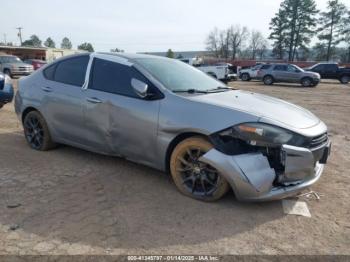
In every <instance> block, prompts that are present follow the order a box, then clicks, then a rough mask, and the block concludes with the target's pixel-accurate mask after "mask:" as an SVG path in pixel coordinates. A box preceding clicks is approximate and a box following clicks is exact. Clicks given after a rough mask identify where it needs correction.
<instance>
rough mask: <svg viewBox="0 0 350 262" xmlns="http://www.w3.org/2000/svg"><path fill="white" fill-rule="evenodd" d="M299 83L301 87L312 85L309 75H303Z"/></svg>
mask: <svg viewBox="0 0 350 262" xmlns="http://www.w3.org/2000/svg"><path fill="white" fill-rule="evenodd" d="M301 85H302V86H303V87H312V86H313V85H312V79H311V78H310V77H304V78H303V79H301Z"/></svg>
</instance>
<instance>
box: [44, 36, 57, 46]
mask: <svg viewBox="0 0 350 262" xmlns="http://www.w3.org/2000/svg"><path fill="white" fill-rule="evenodd" d="M44 46H46V47H51V48H55V47H56V44H55V42H54V41H53V40H52V39H51V37H48V38H47V39H46V41H45V43H44Z"/></svg>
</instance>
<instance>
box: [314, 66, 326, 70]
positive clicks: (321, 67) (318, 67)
mask: <svg viewBox="0 0 350 262" xmlns="http://www.w3.org/2000/svg"><path fill="white" fill-rule="evenodd" d="M314 70H316V71H322V70H324V65H318V66H316V67H315V68H314Z"/></svg>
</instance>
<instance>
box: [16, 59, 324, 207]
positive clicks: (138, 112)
mask: <svg viewBox="0 0 350 262" xmlns="http://www.w3.org/2000/svg"><path fill="white" fill-rule="evenodd" d="M15 109H16V113H17V114H18V117H19V119H20V121H21V122H22V123H23V128H24V136H25V138H26V140H27V143H28V145H29V146H30V147H31V148H33V149H35V150H41V151H45V150H49V149H52V148H55V147H56V145H57V144H66V145H71V146H74V147H78V148H82V149H85V150H89V151H92V152H96V153H101V154H106V155H112V156H118V157H123V158H126V159H128V160H131V161H134V162H137V163H140V164H144V165H147V166H150V167H153V168H156V169H159V170H162V171H165V172H169V173H170V174H171V176H172V178H173V180H174V183H175V185H176V187H177V188H178V189H179V191H180V192H182V193H183V194H185V195H187V196H189V197H192V198H195V199H198V200H203V201H214V200H218V199H220V198H221V197H223V196H224V195H225V194H226V193H227V192H228V191H229V190H230V189H232V190H233V192H234V194H235V196H236V198H237V199H239V200H244V201H267V200H274V199H281V198H285V197H288V196H291V195H295V194H297V193H298V192H300V191H301V190H303V189H305V188H307V187H309V186H311V185H312V184H314V183H315V182H316V181H317V180H318V179H319V178H320V177H321V174H322V172H323V169H324V166H325V164H326V163H327V159H328V156H329V154H330V149H331V142H330V139H329V137H328V133H327V127H326V125H325V124H324V123H323V122H322V121H321V120H320V119H319V118H317V117H316V116H315V115H313V114H312V113H311V112H309V111H308V110H306V109H303V108H301V107H299V106H296V105H293V104H291V103H288V102H285V101H282V100H279V99H276V98H272V97H269V96H265V95H261V94H257V93H252V92H246V91H240V90H235V89H232V88H230V87H228V86H226V85H225V84H224V83H222V82H220V81H218V80H216V79H214V78H212V77H210V76H208V75H207V74H205V73H203V72H201V71H200V70H198V69H196V68H194V67H192V66H189V65H187V64H185V63H182V62H181V61H177V60H175V59H168V58H164V57H157V56H150V55H141V54H125V53H118V54H115V53H114V54H110V53H84V54H78V55H73V56H69V57H63V58H61V59H58V60H56V61H54V62H53V63H51V64H48V65H46V66H44V67H43V68H40V69H38V70H37V71H36V72H34V73H33V74H32V75H30V76H28V77H26V78H24V79H20V80H19V84H18V92H17V94H16V98H15Z"/></svg>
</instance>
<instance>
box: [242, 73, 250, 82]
mask: <svg viewBox="0 0 350 262" xmlns="http://www.w3.org/2000/svg"><path fill="white" fill-rule="evenodd" d="M241 78H242V81H250V75H249V74H248V73H244V74H242V76H241Z"/></svg>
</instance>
